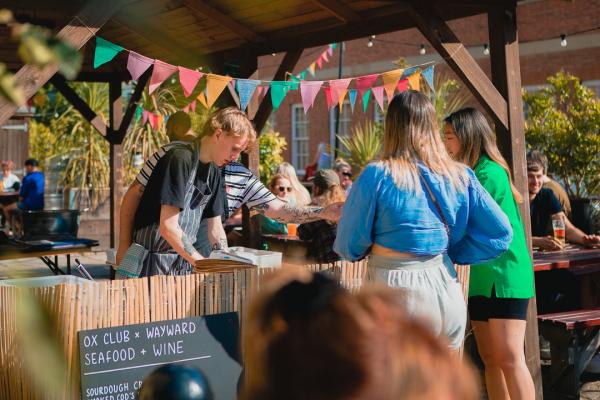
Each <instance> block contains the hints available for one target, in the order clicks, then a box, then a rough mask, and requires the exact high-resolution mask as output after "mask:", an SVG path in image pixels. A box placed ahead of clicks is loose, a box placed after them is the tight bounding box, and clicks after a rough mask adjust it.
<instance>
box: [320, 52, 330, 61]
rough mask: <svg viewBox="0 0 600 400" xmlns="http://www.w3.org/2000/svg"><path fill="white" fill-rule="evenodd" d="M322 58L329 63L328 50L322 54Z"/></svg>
mask: <svg viewBox="0 0 600 400" xmlns="http://www.w3.org/2000/svg"><path fill="white" fill-rule="evenodd" d="M321 57H323V60H325V61H327V62H329V56H328V55H327V50H325V51H324V52H323V53H321Z"/></svg>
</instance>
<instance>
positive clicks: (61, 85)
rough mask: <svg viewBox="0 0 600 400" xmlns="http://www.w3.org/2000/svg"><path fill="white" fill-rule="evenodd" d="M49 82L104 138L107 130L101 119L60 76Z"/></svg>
mask: <svg viewBox="0 0 600 400" xmlns="http://www.w3.org/2000/svg"><path fill="white" fill-rule="evenodd" d="M50 82H51V83H52V85H54V87H55V88H56V89H57V90H58V91H59V92H60V94H62V95H63V96H64V97H65V99H67V101H68V102H69V103H71V105H72V106H73V107H75V109H76V110H77V111H79V113H80V114H81V115H82V116H83V117H84V118H85V119H86V120H87V121H88V122H89V123H90V124H91V125H92V126H93V127H94V128H95V129H96V130H97V131H98V133H99V134H101V135H102V136H104V137H105V138H106V135H107V134H108V129H107V127H106V123H105V122H104V120H103V119H102V117H101V116H100V115H98V114H96V112H95V111H94V110H92V109H91V108H90V106H89V105H88V104H87V103H86V102H85V101H84V100H83V99H82V98H81V97H79V95H78V94H77V92H75V90H73V88H71V87H70V86H69V84H68V83H67V81H66V80H65V78H64V77H63V76H62V75H60V74H55V75H54V76H53V77H52V78H50Z"/></svg>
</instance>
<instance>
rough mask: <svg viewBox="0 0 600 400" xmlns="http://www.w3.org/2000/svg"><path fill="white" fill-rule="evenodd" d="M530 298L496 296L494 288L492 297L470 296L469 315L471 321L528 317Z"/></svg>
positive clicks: (524, 318)
mask: <svg viewBox="0 0 600 400" xmlns="http://www.w3.org/2000/svg"><path fill="white" fill-rule="evenodd" d="M528 305H529V299H515V298H512V297H496V290H495V289H494V288H492V297H485V296H473V297H469V317H470V318H471V321H487V320H489V319H520V320H523V321H525V320H526V319H527V306H528Z"/></svg>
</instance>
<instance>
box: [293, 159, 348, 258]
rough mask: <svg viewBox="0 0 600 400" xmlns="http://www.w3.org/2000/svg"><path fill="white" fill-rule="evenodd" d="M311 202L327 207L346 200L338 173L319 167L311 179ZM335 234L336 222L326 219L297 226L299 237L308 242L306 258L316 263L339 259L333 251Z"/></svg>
mask: <svg viewBox="0 0 600 400" xmlns="http://www.w3.org/2000/svg"><path fill="white" fill-rule="evenodd" d="M313 184H314V187H313V196H314V200H313V203H314V204H315V205H318V206H320V207H327V206H329V205H331V204H337V203H340V202H344V201H345V200H346V195H345V193H344V189H343V188H342V186H341V185H340V178H339V177H338V174H337V173H336V172H335V171H334V170H332V169H321V170H318V171H317V172H316V173H315V177H314V179H313ZM336 234H337V224H336V223H335V222H332V221H327V220H323V219H320V220H317V221H314V222H309V223H306V224H302V225H300V226H299V227H298V236H299V237H300V239H302V240H305V241H307V242H309V243H310V246H309V247H308V251H307V254H306V256H307V258H309V259H310V260H313V261H315V262H318V263H330V262H334V261H337V260H339V259H340V256H339V255H338V254H337V253H336V252H335V251H333V243H334V242H335V237H336Z"/></svg>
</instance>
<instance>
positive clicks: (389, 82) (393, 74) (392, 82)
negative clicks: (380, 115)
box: [381, 68, 404, 102]
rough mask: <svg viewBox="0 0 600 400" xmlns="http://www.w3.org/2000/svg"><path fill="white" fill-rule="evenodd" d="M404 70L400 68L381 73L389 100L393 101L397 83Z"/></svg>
mask: <svg viewBox="0 0 600 400" xmlns="http://www.w3.org/2000/svg"><path fill="white" fill-rule="evenodd" d="M403 72H404V69H402V68H399V69H395V70H393V71H388V72H384V73H383V74H381V79H382V80H383V88H384V89H385V93H386V94H387V98H388V102H389V101H392V98H393V97H394V91H395V90H396V83H398V79H400V77H401V76H402V73H403Z"/></svg>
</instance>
